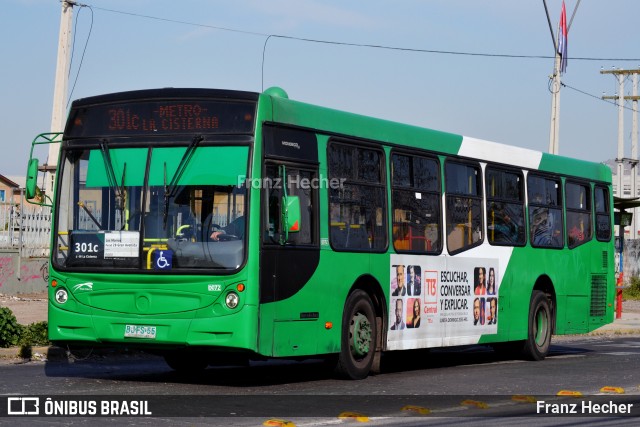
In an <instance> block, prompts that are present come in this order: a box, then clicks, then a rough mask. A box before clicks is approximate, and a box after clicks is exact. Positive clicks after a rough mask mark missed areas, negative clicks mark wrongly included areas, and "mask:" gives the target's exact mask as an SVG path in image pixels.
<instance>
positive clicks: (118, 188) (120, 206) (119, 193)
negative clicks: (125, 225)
mask: <svg viewBox="0 0 640 427" xmlns="http://www.w3.org/2000/svg"><path fill="white" fill-rule="evenodd" d="M107 142H108V141H107V140H106V139H103V140H102V141H100V151H102V160H103V161H104V169H105V171H106V172H107V181H108V182H109V188H110V189H111V190H112V191H113V193H114V195H115V199H116V209H117V210H118V211H119V212H120V222H124V221H123V219H124V203H125V200H124V199H125V187H124V177H125V173H126V171H127V162H125V163H124V166H123V168H122V179H121V181H120V185H118V181H117V180H116V174H115V172H114V170H113V164H112V163H111V155H110V153H109V146H108V145H107Z"/></svg>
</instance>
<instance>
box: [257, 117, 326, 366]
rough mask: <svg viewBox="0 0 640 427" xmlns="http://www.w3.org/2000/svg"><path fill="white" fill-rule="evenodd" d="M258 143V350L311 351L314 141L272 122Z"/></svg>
mask: <svg viewBox="0 0 640 427" xmlns="http://www.w3.org/2000/svg"><path fill="white" fill-rule="evenodd" d="M264 141H265V159H264V163H263V174H262V179H261V186H262V190H261V192H262V203H261V204H262V206H261V211H262V218H261V239H262V244H261V259H260V304H261V306H260V351H261V352H262V353H263V354H269V355H273V356H291V355H296V354H299V355H305V354H314V353H315V352H316V345H315V343H316V340H315V339H314V338H313V334H314V332H313V331H314V330H316V329H317V328H316V326H317V323H318V322H319V319H318V316H317V313H319V311H320V308H319V307H318V306H317V305H318V304H319V302H318V298H314V297H310V296H309V290H308V289H307V286H308V282H309V280H310V279H311V277H312V276H313V274H314V272H315V270H316V268H317V266H318V262H319V258H320V250H319V238H318V235H319V230H318V215H319V209H318V188H317V187H318V185H317V184H318V183H317V181H318V180H317V177H318V162H317V152H318V150H317V142H316V138H315V134H313V133H310V132H304V131H299V130H291V129H283V128H277V127H272V126H267V127H265V129H264ZM314 313H316V315H314Z"/></svg>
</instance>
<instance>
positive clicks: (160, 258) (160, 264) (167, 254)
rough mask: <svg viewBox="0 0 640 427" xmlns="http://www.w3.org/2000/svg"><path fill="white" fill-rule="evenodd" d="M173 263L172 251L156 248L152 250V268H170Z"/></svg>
mask: <svg viewBox="0 0 640 427" xmlns="http://www.w3.org/2000/svg"><path fill="white" fill-rule="evenodd" d="M172 265H173V251H170V250H156V251H154V252H153V268H154V270H170V269H171V267H172Z"/></svg>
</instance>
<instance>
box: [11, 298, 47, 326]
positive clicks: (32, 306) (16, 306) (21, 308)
mask: <svg viewBox="0 0 640 427" xmlns="http://www.w3.org/2000/svg"><path fill="white" fill-rule="evenodd" d="M0 307H8V308H9V309H10V310H11V311H12V312H13V314H14V316H16V320H17V321H18V323H20V324H22V325H28V324H30V323H35V322H43V321H46V320H47V294H46V293H44V292H43V293H40V294H24V295H19V296H13V295H4V294H0Z"/></svg>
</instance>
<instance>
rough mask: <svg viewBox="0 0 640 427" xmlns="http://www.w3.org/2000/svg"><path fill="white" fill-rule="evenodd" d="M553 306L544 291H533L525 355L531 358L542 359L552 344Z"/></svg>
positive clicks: (524, 349)
mask: <svg viewBox="0 0 640 427" xmlns="http://www.w3.org/2000/svg"><path fill="white" fill-rule="evenodd" d="M551 325H552V318H551V307H550V306H549V299H548V298H547V295H546V294H545V293H544V292H541V291H533V294H532V295H531V304H530V306H529V331H528V333H527V339H526V340H525V343H524V348H523V355H524V357H525V358H527V359H529V360H542V359H544V358H545V357H546V356H547V354H549V347H550V346H551Z"/></svg>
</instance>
